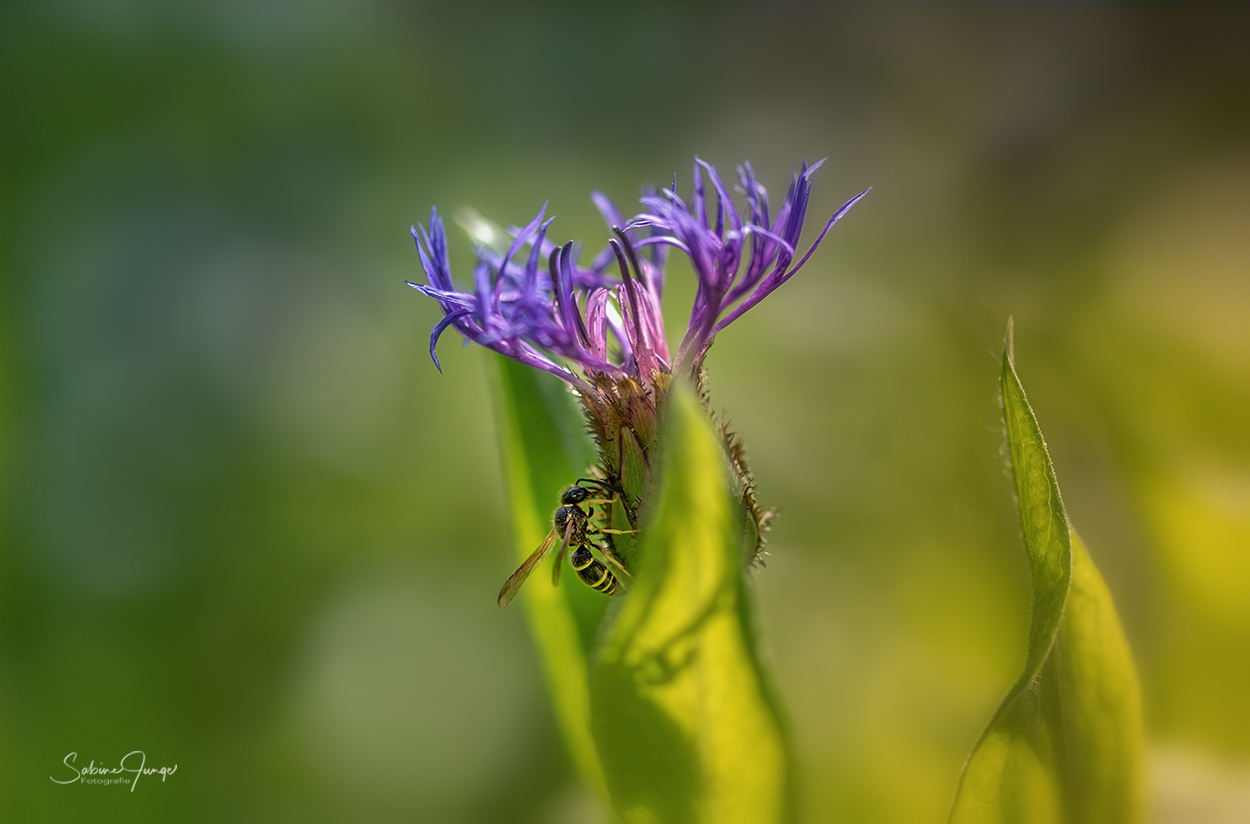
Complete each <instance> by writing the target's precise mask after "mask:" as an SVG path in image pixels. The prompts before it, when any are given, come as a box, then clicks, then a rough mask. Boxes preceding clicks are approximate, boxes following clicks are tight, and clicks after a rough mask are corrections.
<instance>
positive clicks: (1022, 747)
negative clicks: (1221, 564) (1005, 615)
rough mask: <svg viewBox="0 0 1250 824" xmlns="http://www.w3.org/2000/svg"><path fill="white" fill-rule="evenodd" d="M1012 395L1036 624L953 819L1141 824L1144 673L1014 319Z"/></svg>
mask: <svg viewBox="0 0 1250 824" xmlns="http://www.w3.org/2000/svg"><path fill="white" fill-rule="evenodd" d="M1002 400H1003V417H1004V420H1005V422H1006V429H1007V441H1008V445H1009V447H1010V454H1011V468H1012V475H1013V477H1014V479H1015V485H1016V495H1017V500H1018V504H1019V508H1020V523H1021V527H1022V531H1023V534H1024V545H1025V552H1026V554H1027V556H1028V560H1029V568H1030V570H1031V573H1032V584H1033V609H1032V621H1031V625H1030V629H1029V639H1028V649H1027V654H1026V659H1025V668H1024V672H1023V674H1022V675H1021V676H1020V679H1019V680H1018V681H1017V682H1016V684H1015V685H1014V686H1013V687H1012V689H1011V691H1010V692H1009V693H1008V694H1007V697H1006V699H1004V701H1003V703H1002V704H1001V705H1000V706H999V708H998V711H997V712H996V713H995V714H994V717H993V719H992V720H991V721H990V724H989V727H988V728H987V729H986V730H985V732H984V733H983V734H982V735H981V739H980V741H978V742H977V745H976V747H975V748H974V749H973V751H972V754H971V755H970V756H969V758H968V762H967V763H966V764H965V765H964V772H963V775H962V777H961V778H960V783H959V789H958V791H957V793H956V796H955V804H954V807H953V809H952V810H951V817H950V820H951V821H952V822H954V823H955V824H974V823H975V824H996V823H997V822H1001V823H1002V824H1049V823H1050V822H1055V823H1056V824H1058V823H1059V822H1065V823H1066V824H1076V823H1078V822H1090V824H1095V822H1096V823H1097V824H1121V823H1122V822H1135V821H1139V820H1140V819H1141V815H1142V808H1141V782H1142V746H1143V745H1142V726H1141V699H1140V693H1139V688H1138V684H1137V674H1136V671H1135V669H1134V666H1133V660H1132V656H1131V655H1130V653H1129V649H1128V644H1127V643H1126V642H1125V639H1124V632H1123V630H1122V629H1121V627H1120V621H1119V618H1118V617H1117V616H1116V612H1115V606H1114V604H1113V603H1112V600H1111V594H1110V592H1108V590H1107V587H1106V584H1104V583H1103V580H1102V577H1101V576H1100V575H1099V574H1098V570H1097V568H1095V567H1094V564H1093V561H1091V560H1090V558H1089V555H1088V553H1086V551H1085V547H1084V545H1083V544H1082V543H1081V541H1080V539H1079V538H1078V537H1077V536H1076V533H1075V532H1073V531H1072V529H1071V527H1070V525H1069V523H1068V517H1067V514H1066V513H1065V511H1064V508H1063V500H1062V498H1061V497H1060V495H1059V485H1058V483H1057V482H1056V480H1055V471H1054V467H1053V466H1052V464H1051V461H1050V456H1049V454H1048V453H1047V451H1046V444H1045V441H1044V440H1043V439H1042V433H1041V430H1040V428H1039V427H1038V423H1037V418H1036V416H1034V414H1033V410H1032V408H1031V407H1030V406H1029V402H1028V399H1027V398H1026V397H1025V394H1024V387H1023V386H1022V385H1021V384H1020V379H1019V377H1018V376H1017V375H1016V370H1015V361H1014V354H1013V352H1012V335H1011V325H1010V323H1009V324H1008V327H1007V339H1006V344H1005V347H1004V352H1003V371H1002Z"/></svg>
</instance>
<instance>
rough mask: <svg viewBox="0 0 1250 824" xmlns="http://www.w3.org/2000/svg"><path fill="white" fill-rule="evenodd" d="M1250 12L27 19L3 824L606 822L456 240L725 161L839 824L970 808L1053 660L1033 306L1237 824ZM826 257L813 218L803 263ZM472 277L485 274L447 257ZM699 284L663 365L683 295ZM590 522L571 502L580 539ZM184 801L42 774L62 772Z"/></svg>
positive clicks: (1162, 759)
mask: <svg viewBox="0 0 1250 824" xmlns="http://www.w3.org/2000/svg"><path fill="white" fill-rule="evenodd" d="M1248 31H1250V15H1248V14H1247V13H1246V12H1245V11H1244V10H1243V9H1238V8H1236V7H1233V6H1230V7H1227V8H1223V9H1205V10H1193V9H1181V8H1166V7H1152V8H1148V9H1142V10H1136V11H1134V10H1129V9H1125V8H1116V7H1109V6H1104V5H1101V4H1079V3H1077V4H1063V5H1053V6H1051V5H1029V4H1010V5H1003V6H993V5H988V4H983V5H978V6H975V7H971V6H969V7H948V6H942V5H938V4H924V5H915V6H913V5H903V4H889V5H883V6H880V7H877V6H869V5H856V6H850V7H829V6H825V5H809V4H801V3H755V4H740V5H732V6H723V7H722V6H714V5H711V4H706V5H697V6H688V7H680V8H665V7H660V6H649V5H641V6H627V7H621V6H618V7H615V8H607V7H605V8H603V9H602V10H599V11H594V10H588V9H583V8H581V7H578V6H573V5H568V6H554V5H553V6H542V7H533V6H521V5H519V4H517V5H501V6H480V5H473V4H458V5H456V6H455V8H454V9H452V8H448V7H444V6H441V5H434V4H412V5H399V4H393V5H391V4H382V3H373V4H338V3H284V2H266V3H202V4H195V5H178V6H166V5H163V4H154V3H153V4H146V3H128V2H121V3H111V4H96V3H88V2H57V3H41V4H26V5H23V4H13V3H10V4H6V5H5V6H4V7H3V9H2V10H0V81H2V87H0V127H2V131H0V221H2V223H0V272H2V273H3V282H2V291H0V301H2V303H0V307H2V308H0V311H2V313H3V314H2V316H0V324H2V327H0V333H2V336H3V337H2V338H0V347H2V349H0V359H2V360H0V365H2V369H3V396H2V403H3V407H2V414H3V440H2V441H0V455H2V460H3V501H4V505H3V512H2V515H0V517H2V521H0V523H2V530H3V533H2V537H3V565H2V567H0V580H2V584H0V586H2V587H3V589H2V598H3V601H2V609H3V613H2V615H3V627H2V631H3V657H2V659H0V660H2V671H0V676H2V681H0V698H2V700H3V710H4V712H3V726H2V728H0V734H2V735H3V760H2V762H0V770H2V774H3V785H2V787H0V810H2V811H3V817H4V820H6V821H23V822H25V821H40V820H48V821H66V820H91V821H127V822H134V821H174V820H177V821H224V820H229V821H275V820H299V821H365V820H368V821H389V820H394V821H413V820H416V821H446V822H474V821H481V822H498V821H516V822H527V821H532V822H568V823H569V824H572V823H573V822H599V821H603V820H605V819H604V817H603V813H602V812H601V811H599V810H598V808H597V807H596V805H595V802H594V800H593V799H592V798H591V797H589V796H588V794H587V793H586V792H585V791H584V790H583V789H581V788H580V787H579V786H578V784H577V781H576V779H575V777H574V776H573V773H572V769H571V766H570V763H569V761H568V758H567V756H566V755H565V754H564V752H563V749H562V744H561V742H560V740H559V739H558V737H557V733H556V732H555V729H554V725H553V721H552V714H551V710H550V707H549V705H548V703H547V698H546V695H545V692H544V689H543V685H542V683H541V679H540V676H539V672H538V668H537V665H536V662H535V658H534V653H533V651H532V650H531V648H530V646H529V642H528V640H527V637H526V633H525V629H524V626H523V624H522V613H521V611H520V610H509V611H507V612H502V613H501V612H500V611H499V609H498V608H497V607H496V606H495V593H496V592H497V590H498V587H499V585H500V583H501V582H502V581H503V579H504V578H505V577H506V576H507V574H508V573H509V572H510V571H511V566H512V564H511V562H510V558H511V554H510V536H509V534H508V528H507V520H506V515H505V512H504V496H503V493H502V482H501V478H500V470H499V463H498V458H497V456H496V452H495V435H494V431H493V427H492V423H491V418H490V412H489V409H488V405H487V403H488V399H487V384H486V380H487V375H488V371H487V369H486V368H485V367H486V366H487V365H488V364H487V363H486V360H485V358H486V355H485V354H484V353H483V352H481V351H477V350H475V349H461V348H460V347H459V346H458V345H457V344H456V342H455V340H453V337H454V336H453V335H448V336H447V337H446V338H445V339H444V344H443V346H442V348H441V351H440V355H441V357H442V360H443V366H444V370H443V371H444V374H443V375H441V376H440V375H439V374H438V373H437V372H436V371H435V369H434V367H433V365H432V364H431V363H430V361H429V357H428V355H427V353H426V345H427V344H426V342H427V337H428V334H429V329H430V327H431V326H432V324H433V323H434V322H435V320H436V319H437V317H438V314H439V313H438V310H437V307H436V306H435V305H434V303H433V302H432V301H429V300H426V299H424V298H422V297H420V296H419V295H417V294H415V293H413V292H412V291H411V290H410V289H408V288H407V287H405V286H404V285H403V283H402V281H403V279H404V278H413V277H414V276H419V275H420V268H419V265H418V260H417V255H416V253H415V250H414V249H413V245H412V241H411V238H410V236H409V234H408V227H409V225H410V224H411V223H413V222H415V221H418V220H420V221H424V220H425V219H426V217H427V215H428V212H429V208H430V206H431V205H432V204H438V205H439V207H440V208H441V209H442V210H443V211H444V212H445V213H452V212H454V211H455V210H456V209H457V208H459V207H461V206H463V205H467V204H472V205H473V206H474V207H476V208H477V209H478V210H479V211H481V212H482V213H483V214H485V215H487V216H489V217H492V218H493V219H496V220H498V221H500V222H503V223H508V222H517V223H523V222H525V221H526V220H528V219H529V218H530V217H531V216H532V215H533V214H534V213H535V212H536V211H537V209H538V207H539V206H540V205H541V204H542V202H543V201H544V200H547V199H550V200H551V204H552V205H551V211H552V212H554V213H555V214H558V215H559V216H560V217H559V220H558V221H557V222H556V223H555V225H554V226H553V229H552V231H553V234H554V236H555V237H556V238H558V239H561V240H563V239H565V238H579V239H584V240H585V241H586V242H587V243H588V244H590V245H592V246H594V247H598V245H599V244H600V243H602V242H603V241H604V240H605V239H606V232H605V229H604V227H603V226H602V224H601V223H600V220H599V218H598V215H597V213H596V212H595V211H594V209H593V208H592V206H591V204H590V201H589V198H588V195H589V193H590V191H591V190H592V189H602V190H603V191H605V192H607V193H609V194H610V195H612V196H613V197H614V198H616V200H617V201H618V203H621V204H622V206H623V207H624V208H627V209H628V206H627V204H630V203H632V201H633V199H634V198H635V197H636V195H637V192H638V188H639V186H640V185H641V184H642V183H645V182H650V183H660V184H663V183H667V182H668V181H669V180H670V179H671V176H672V174H673V172H674V171H676V172H677V176H678V182H679V186H680V187H681V190H682V191H683V192H685V193H688V192H689V185H690V182H689V181H690V177H689V175H690V172H689V169H690V165H691V160H692V156H693V155H694V154H696V153H698V154H700V155H701V156H703V157H705V158H708V159H710V160H712V161H713V162H715V163H718V164H720V165H721V168H722V172H725V173H727V172H728V171H729V170H730V169H732V166H733V164H735V163H737V162H740V161H741V160H742V159H743V158H748V159H750V160H751V161H752V163H753V164H754V165H755V168H756V170H757V172H758V173H759V175H760V177H761V179H762V181H763V182H764V183H765V184H766V185H768V186H769V187H770V190H771V191H772V193H773V195H774V197H775V198H778V199H779V198H780V197H781V196H782V195H783V194H784V191H785V186H786V183H787V181H788V175H789V173H790V170H791V169H792V168H793V167H795V166H797V164H798V163H799V162H800V161H801V160H802V159H804V158H808V159H810V160H815V159H818V158H820V157H824V156H826V155H828V156H830V161H829V163H828V164H827V165H826V167H825V168H824V169H823V170H822V171H821V172H820V174H819V175H818V177H817V181H816V190H815V195H814V200H813V206H812V210H811V221H812V222H813V223H815V222H818V221H823V219H824V216H826V215H828V214H829V213H831V212H832V211H833V209H834V208H835V207H836V206H837V205H838V204H840V203H842V201H843V200H845V199H846V198H847V197H849V196H850V195H852V194H854V193H855V192H858V191H859V190H860V189H862V188H864V187H866V186H868V185H873V186H874V187H875V188H874V190H873V192H872V193H871V194H870V195H869V197H868V198H866V199H865V200H864V201H863V202H862V203H861V204H860V205H859V206H858V207H856V209H855V210H854V211H853V212H852V213H851V215H850V216H849V217H848V218H847V219H846V220H844V221H843V222H842V223H841V224H840V225H839V226H838V227H837V229H836V230H835V231H834V232H833V234H832V235H831V236H830V238H829V239H828V240H827V241H826V244H825V245H824V246H823V247H822V248H821V250H820V252H819V253H818V254H817V255H816V256H815V257H814V259H813V261H812V262H811V264H809V266H808V268H807V269H805V271H804V272H803V273H802V275H801V276H800V277H798V278H796V279H795V280H794V281H792V282H791V283H790V284H788V285H787V286H786V287H785V288H784V289H783V290H781V291H780V292H779V293H777V294H776V295H774V296H773V297H771V298H770V299H769V300H768V301H766V302H765V303H764V304H763V305H761V306H760V307H759V308H758V309H756V310H755V311H753V312H752V313H751V314H750V315H748V316H747V317H746V318H745V319H744V320H742V321H741V322H739V323H737V324H735V325H734V327H732V328H731V329H730V330H729V331H728V332H727V333H725V334H724V335H722V336H721V338H720V340H719V341H718V343H717V345H716V347H715V348H714V349H713V351H712V354H711V357H710V359H709V363H708V367H709V371H710V374H711V391H712V400H713V404H714V405H715V406H716V407H717V408H722V407H723V408H724V409H725V410H727V411H728V413H729V415H730V417H731V418H732V420H733V421H734V423H735V424H736V427H737V429H738V430H739V431H740V432H741V433H742V435H743V437H744V439H745V441H746V443H747V446H748V448H749V450H750V454H751V457H752V459H753V462H754V466H755V469H756V474H757V478H758V481H759V486H760V490H761V497H762V499H763V501H764V503H765V505H775V506H779V507H780V509H781V517H780V518H779V519H778V521H777V522H776V528H775V530H774V532H773V544H772V550H773V555H772V557H771V559H770V561H769V564H768V568H767V569H766V570H765V571H764V572H763V573H762V574H760V575H759V576H758V580H759V585H760V589H761V599H762V605H763V612H764V620H765V624H766V628H767V632H768V638H769V642H770V646H771V649H772V655H773V657H774V659H775V663H776V669H777V673H778V678H779V681H780V686H781V690H782V693H783V695H784V697H785V699H786V701H787V703H788V707H789V711H790V715H791V719H792V724H793V728H794V737H795V746H796V749H797V752H798V755H799V764H800V767H801V775H800V782H801V789H802V806H803V810H804V812H805V815H806V818H807V820H808V821H812V822H824V821H856V822H919V821H933V822H937V821H943V820H945V815H946V812H947V809H948V805H949V803H950V800H951V797H952V795H953V792H954V789H955V785H956V781H957V778H958V775H959V770H960V766H961V764H962V762H963V759H964V757H965V756H966V755H967V753H968V751H969V749H970V748H971V746H972V744H973V743H974V741H975V739H976V737H977V735H978V733H979V732H980V730H981V728H982V726H983V725H984V724H985V723H986V722H987V721H988V719H989V717H990V714H991V713H992V711H993V709H994V707H995V705H996V704H997V702H998V701H999V700H1000V699H1001V697H1002V696H1003V694H1004V693H1005V691H1006V690H1007V688H1008V686H1009V685H1010V683H1011V682H1012V681H1013V680H1014V678H1015V677H1016V675H1017V674H1018V670H1019V667H1020V666H1021V664H1022V661H1023V655H1024V639H1025V633H1026V629H1027V622H1028V615H1027V614H1026V609H1027V607H1026V603H1027V597H1026V595H1027V577H1026V576H1027V569H1026V566H1025V561H1024V556H1023V553H1022V551H1021V548H1020V544H1019V538H1018V531H1017V526H1016V520H1015V512H1014V509H1013V505H1012V501H1011V489H1010V484H1009V482H1008V480H1007V477H1006V476H1005V475H1004V464H1003V458H1002V453H1001V445H1002V436H1001V426H1000V423H999V412H998V407H997V400H996V385H995V381H996V378H997V374H998V361H997V358H998V356H999V352H1000V347H1001V340H1002V334H1003V330H1004V326H1005V322H1006V319H1007V316H1008V315H1014V316H1015V320H1016V353H1017V363H1018V366H1019V369H1020V373H1021V376H1022V378H1023V380H1024V383H1025V386H1026V387H1027V388H1028V390H1029V392H1030V397H1031V400H1032V401H1033V404H1034V406H1035V408H1036V410H1037V413H1038V415H1039V417H1040V419H1041V423H1042V428H1043V430H1044V431H1045V433H1046V435H1047V437H1048V440H1049V443H1050V446H1051V449H1052V452H1053V455H1054V459H1055V463H1056V468H1057V471H1058V475H1059V482H1060V485H1061V487H1062V488H1063V490H1064V494H1065V500H1066V503H1067V505H1068V509H1069V514H1070V515H1071V517H1072V519H1073V522H1074V524H1075V526H1076V528H1077V529H1078V530H1079V531H1080V532H1081V533H1082V535H1083V537H1084V538H1085V542H1086V543H1087V544H1088V546H1089V548H1090V551H1091V554H1092V555H1093V557H1094V559H1095V562H1096V563H1098V564H1099V566H1100V568H1101V569H1102V571H1103V573H1104V576H1105V577H1106V579H1107V581H1108V583H1109V585H1110V587H1111V590H1112V592H1113V593H1114V595H1115V597H1116V599H1117V604H1118V606H1119V608H1120V611H1121V615H1122V618H1123V620H1124V622H1125V625H1126V628H1127V631H1128V634H1129V637H1130V641H1131V642H1132V644H1133V646H1134V650H1135V653H1136V655H1137V659H1138V664H1139V667H1140V670H1141V677H1142V681H1143V689H1144V698H1145V705H1146V716H1147V730H1148V735H1149V738H1150V741H1151V757H1150V765H1151V809H1152V811H1153V813H1154V816H1155V820H1156V821H1159V822H1182V821H1183V822H1200V821H1244V820H1246V816H1247V815H1248V814H1250V813H1248V811H1250V707H1247V706H1246V702H1247V700H1248V699H1250V50H1247V49H1246V47H1245V44H1246V36H1247V32H1248ZM813 235H814V233H813V232H812V231H811V226H810V225H809V232H808V237H809V238H810V237H812V236H813ZM452 260H453V265H454V266H455V268H456V272H457V276H458V277H459V278H460V279H461V281H462V282H467V280H468V278H469V276H470V269H469V265H470V262H471V256H470V252H469V247H468V243H467V241H466V240H465V239H464V238H463V235H461V234H460V233H459V232H458V231H457V230H454V229H453V230H452ZM686 271H687V270H683V269H680V268H676V269H675V271H674V272H673V275H672V281H673V282H674V286H673V288H672V293H671V301H670V305H669V306H668V307H666V308H668V309H671V310H672V312H673V314H672V320H671V321H670V327H679V326H682V327H684V319H683V317H682V313H683V312H684V311H685V307H686V306H688V301H689V298H690V294H691V290H690V287H689V283H688V281H687V282H686V283H684V284H682V283H680V281H683V280H684V276H683V273H685V272H686ZM556 492H557V490H553V500H552V505H553V508H554V505H555V498H554V495H555V493H556ZM135 749H141V750H143V751H145V752H146V754H147V758H148V764H149V766H153V765H155V766H167V765H172V764H175V763H176V764H177V765H178V772H177V773H176V774H175V775H174V776H173V777H172V778H170V779H169V780H167V781H166V782H165V783H164V784H163V785H162V784H161V782H160V780H159V777H156V778H152V777H147V778H144V779H141V780H140V783H139V786H137V787H136V790H135V792H133V793H128V792H126V791H125V789H124V788H116V787H92V786H81V785H72V786H59V785H56V784H53V783H52V782H51V781H50V780H49V777H53V776H55V777H58V778H63V777H65V776H66V771H65V770H64V768H63V767H62V766H61V760H62V759H63V758H64V757H65V756H66V755H67V754H68V753H70V752H77V753H78V754H79V759H80V760H79V765H80V766H81V765H84V764H85V763H87V762H88V761H90V760H95V761H96V762H97V763H105V764H116V762H117V760H118V759H120V757H121V756H122V755H124V754H125V753H127V752H130V751H131V750H135Z"/></svg>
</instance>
